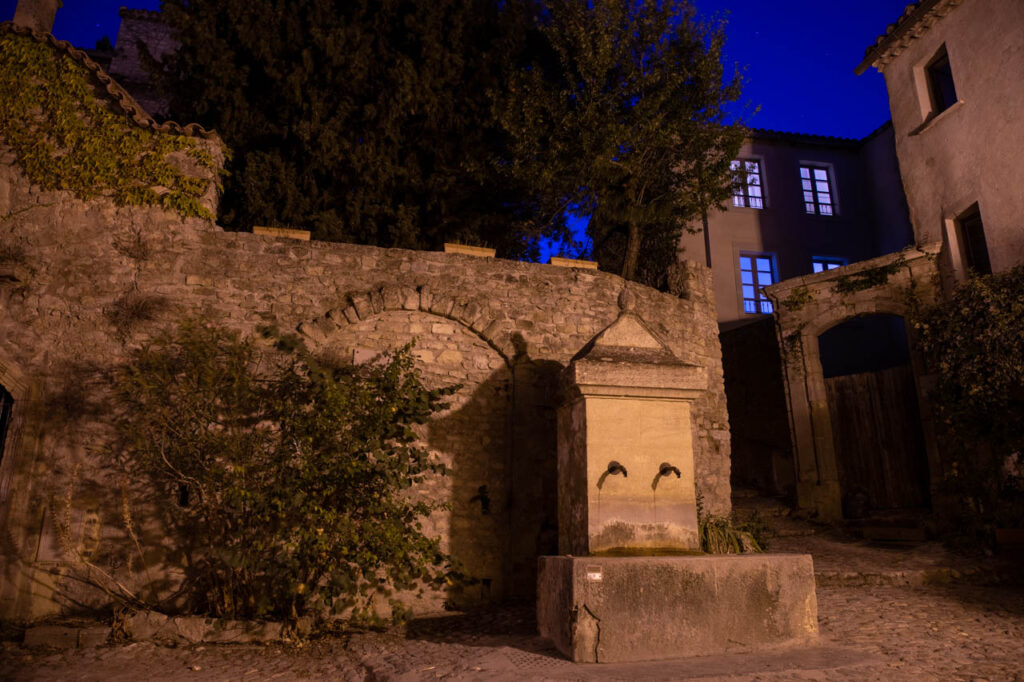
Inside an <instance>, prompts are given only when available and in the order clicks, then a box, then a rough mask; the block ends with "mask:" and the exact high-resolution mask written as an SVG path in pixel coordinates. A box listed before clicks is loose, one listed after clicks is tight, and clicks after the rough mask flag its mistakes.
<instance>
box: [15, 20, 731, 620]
mask: <svg viewBox="0 0 1024 682" xmlns="http://www.w3.org/2000/svg"><path fill="white" fill-rule="evenodd" d="M0 38H3V39H12V40H14V39H16V40H22V41H30V43H29V44H28V45H29V47H34V48H38V49H39V50H44V49H45V50H48V51H50V52H46V53H45V54H51V53H53V54H55V55H57V57H58V58H60V59H63V60H65V62H64V64H65V66H66V68H68V69H79V70H81V72H82V73H83V74H84V76H83V77H85V78H88V79H89V81H88V82H89V83H90V84H91V85H93V86H95V88H94V92H95V101H96V102H98V103H99V104H100V105H101V106H103V107H105V108H107V109H109V111H111V112H113V113H115V114H117V116H118V118H117V121H118V123H117V125H119V126H121V125H123V126H126V127H127V128H126V129H131V130H134V129H141V130H142V131H144V132H145V134H146V135H153V136H166V135H170V136H173V137H174V138H175V139H181V138H182V137H183V136H184V137H185V138H187V139H189V140H193V141H194V142H195V144H196V145H197V146H198V147H200V148H201V149H202V150H205V152H206V153H207V154H208V155H209V156H210V157H211V158H213V159H217V158H219V157H221V149H220V145H219V142H218V140H217V139H216V138H215V137H214V136H211V135H210V134H209V133H207V132H206V131H204V130H202V129H201V128H198V127H197V126H185V127H182V126H178V125H176V124H174V123H170V122H168V123H163V124H158V123H156V122H155V121H154V120H153V119H152V118H151V117H149V116H148V115H147V114H146V112H145V111H144V110H142V109H141V108H140V107H139V106H138V104H137V103H136V102H135V100H134V99H133V98H132V97H130V96H128V94H127V93H126V92H125V91H124V89H123V88H121V87H120V85H118V84H117V82H116V81H114V80H112V79H111V78H110V77H109V75H107V74H106V73H104V72H103V71H102V69H100V67H99V66H97V65H96V64H95V63H94V62H92V61H91V60H90V59H88V57H87V55H86V54H85V53H84V52H82V51H80V50H77V49H75V48H73V47H71V46H70V45H68V44H67V43H63V42H60V41H56V40H54V39H53V37H52V36H51V35H48V34H43V33H40V32H38V31H34V30H31V29H29V28H25V27H20V26H16V25H13V24H10V23H7V24H2V25H0ZM23 46H24V45H23ZM30 85H32V86H33V87H35V86H38V85H39V84H38V83H35V82H33V83H30ZM90 101H93V100H90ZM199 156H200V157H201V156H202V155H199ZM175 158H177V160H176V161H174V163H176V164H181V165H182V167H183V168H184V172H187V173H189V174H194V175H195V177H197V178H200V179H203V180H204V183H206V184H204V185H203V186H204V187H206V194H205V195H204V196H203V197H202V202H203V204H204V206H205V208H206V210H210V209H212V208H215V202H216V199H217V197H216V191H215V189H214V185H213V184H212V183H210V182H209V181H210V180H211V179H212V176H211V173H212V172H213V171H215V169H210V168H206V170H203V169H202V168H197V167H195V166H194V165H190V162H189V161H188V160H187V158H192V157H187V158H185V159H183V158H180V157H175ZM157 196H158V197H159V195H157ZM0 217H3V218H4V222H3V223H2V232H0V386H2V389H0V426H2V427H3V429H4V433H3V437H2V438H0V443H2V445H3V448H2V455H0V532H2V538H3V542H2V544H0V573H2V579H0V615H3V616H4V617H6V618H14V619H35V618H41V617H45V616H47V615H51V614H54V613H57V612H60V611H62V610H67V609H72V608H74V607H76V605H77V606H80V605H82V604H94V603H96V602H97V600H100V601H102V594H101V593H97V592H96V591H92V590H90V589H88V588H87V586H86V582H87V581H86V582H83V579H88V578H89V577H90V576H92V578H95V577H96V576H97V575H99V574H97V573H95V572H93V573H90V570H92V568H97V569H101V570H102V571H103V572H104V573H107V574H110V575H116V576H117V577H118V579H119V580H121V581H126V582H123V583H122V584H124V585H130V586H132V588H133V589H139V588H142V587H145V585H147V584H149V583H148V581H147V577H146V575H145V571H141V570H140V567H139V565H138V563H137V560H138V554H140V553H136V552H135V550H134V549H132V548H131V547H130V543H129V542H128V537H127V535H126V530H125V527H124V524H123V522H122V519H123V516H124V507H123V500H122V498H121V496H120V493H119V492H118V491H119V490H120V488H119V487H118V483H117V481H118V480H119V479H118V474H117V471H116V470H115V469H112V467H111V465H110V461H109V453H106V452H105V450H104V442H105V437H106V436H105V434H107V433H108V429H109V424H107V423H106V421H105V420H104V417H103V415H104V414H105V411H104V409H102V407H97V406H96V405H97V401H98V400H100V399H101V398H102V396H103V395H104V392H105V388H104V387H105V386H106V384H104V377H105V376H107V373H108V372H109V370H110V369H111V368H112V367H113V366H115V365H117V363H119V362H121V361H122V360H123V359H124V358H125V357H126V354H127V353H128V351H129V349H131V348H133V347H136V346H138V344H140V343H142V342H143V341H144V340H145V339H146V338H147V337H148V336H149V335H151V334H152V333H154V332H155V331H156V330H158V329H161V328H164V327H167V326H169V325H173V324H174V323H175V322H176V321H177V320H180V319H182V318H185V317H192V318H201V319H204V320H209V321H211V322H215V323H217V324H221V325H224V326H227V327H228V328H231V329H235V330H238V331H240V332H243V333H251V332H254V331H255V330H256V329H257V328H258V327H259V326H261V325H264V324H275V325H277V326H278V327H279V328H281V329H285V330H296V331H297V332H299V333H300V334H301V335H303V337H304V338H305V340H306V342H307V344H308V345H309V346H310V347H311V348H312V349H313V350H314V351H316V352H318V353H325V354H330V355H332V356H333V357H335V358H341V359H346V360H349V361H352V362H359V361H363V360H365V359H367V358H371V357H373V356H374V355H375V354H377V353H378V352H379V351H382V350H385V349H388V348H394V347H396V346H401V345H404V344H406V343H408V342H409V341H412V340H415V341H416V346H415V353H416V355H417V358H418V363H419V364H418V366H419V368H420V369H421V371H422V373H423V375H424V376H425V377H426V380H427V381H429V382H430V383H431V384H433V385H448V384H452V383H459V384H461V385H462V388H461V389H460V390H459V392H458V393H456V394H455V395H454V396H453V398H452V400H451V405H450V407H449V408H448V409H447V410H446V411H445V412H443V413H441V414H440V415H439V416H438V417H437V418H436V419H435V420H434V421H433V422H432V423H431V424H429V425H428V426H427V428H426V430H425V432H424V433H423V438H424V440H425V442H426V444H427V446H428V447H429V448H430V449H431V450H432V451H433V452H435V453H436V454H437V455H438V456H439V457H440V458H442V460H443V461H445V462H446V463H447V464H448V465H449V466H450V467H451V469H452V472H451V474H450V475H449V476H447V477H445V478H441V479H437V480H434V481H431V483H429V484H428V485H426V486H425V487H424V488H423V489H422V490H420V493H421V494H423V495H428V496H430V498H431V499H433V500H445V501H448V502H449V503H450V506H451V509H450V510H449V511H446V512H439V513H437V514H435V515H433V516H431V517H430V518H429V519H428V520H427V521H426V526H425V527H426V530H427V532H428V533H431V534H435V535H437V536H439V537H441V538H442V541H443V544H444V546H445V548H447V549H448V550H450V551H451V552H452V553H453V554H454V555H455V556H456V557H457V558H459V559H460V560H461V561H462V563H463V564H464V566H465V568H466V571H467V573H468V574H469V575H471V576H472V577H474V578H476V579H477V580H476V582H474V583H472V584H471V585H469V586H467V587H462V588H455V587H453V588H452V589H450V590H448V592H447V593H443V594H436V595H430V596H428V597H427V598H426V599H425V600H422V601H417V600H416V599H414V598H413V597H412V596H409V603H410V604H411V605H412V606H414V607H417V608H421V609H435V608H439V607H440V605H441V601H442V600H445V599H450V600H452V601H454V602H456V603H463V604H465V603H478V602H482V601H488V600H497V599H503V598H510V597H522V596H529V595H531V594H532V592H533V591H534V589H535V584H536V566H537V557H538V555H541V554H546V553H556V552H557V540H558V529H557V518H558V515H557V495H558V493H557V487H556V486H557V478H556V460H557V454H556V450H557V442H556V441H557V439H556V416H555V408H556V406H557V401H558V392H557V390H556V383H557V382H556V379H557V377H558V375H559V373H560V372H561V370H562V369H563V368H564V367H565V366H567V364H568V363H569V362H570V360H571V359H572V358H573V357H574V356H575V355H576V354H577V353H578V352H579V351H580V349H581V348H582V347H583V346H584V345H585V344H587V342H588V341H590V340H591V339H593V338H594V337H595V336H596V335H597V334H598V333H599V332H601V330H602V329H604V328H606V327H607V326H608V325H610V324H611V323H612V322H613V321H615V320H616V319H617V318H618V317H619V314H620V309H619V305H618V300H619V298H620V295H621V294H622V292H623V290H627V291H628V292H630V293H631V294H632V297H631V300H634V301H635V303H634V304H633V308H632V311H633V313H634V314H635V315H636V316H637V317H638V318H639V319H641V320H643V323H644V324H645V325H647V327H648V328H650V329H651V330H652V331H653V332H655V333H656V334H657V335H658V337H659V338H660V339H662V340H663V342H664V344H665V346H666V348H668V349H669V350H670V351H671V353H672V355H673V356H675V357H676V358H678V359H679V361H680V362H683V363H686V365H687V366H688V367H692V368H693V371H694V372H697V373H699V374H700V376H701V378H702V382H703V383H702V385H703V386H706V387H707V390H705V391H703V392H702V393H701V395H700V397H699V398H696V399H695V401H694V402H693V405H692V408H691V411H690V415H691V417H690V422H691V423H690V426H691V430H692V435H693V437H692V443H693V454H694V479H695V482H696V486H697V489H698V490H699V491H700V493H701V494H702V495H703V500H704V505H705V508H706V509H707V510H708V511H709V512H711V513H715V514H727V513H728V512H729V510H730V487H729V485H730V484H729V467H730V460H729V431H728V417H727V414H726V404H725V396H724V391H723V379H722V370H721V354H720V347H719V341H718V330H717V324H716V315H715V308H714V299H713V292H712V290H711V277H710V273H709V272H708V271H707V269H706V268H705V267H704V266H703V265H701V264H695V263H690V264H684V265H683V271H682V275H683V276H682V278H681V279H682V280H684V281H685V282H686V283H687V284H686V285H685V286H684V287H683V288H682V289H681V290H680V291H678V292H677V295H673V294H667V293H661V292H658V291H655V290H652V289H648V288H645V287H642V286H639V285H635V284H633V283H628V282H625V281H624V280H622V279H621V278H619V277H617V276H615V275H612V274H609V273H604V272H598V271H596V270H592V269H589V268H581V267H558V266H553V265H539V264H530V263H521V262H512V261H504V260H495V259H493V258H480V257H475V256H471V255H461V254H455V253H429V252H415V251H406V250H400V249H380V248H375V247H369V246H356V245H351V244H333V243H322V242H310V241H303V240H297V239H294V238H290V237H291V236H294V235H291V234H290V233H289V232H288V231H283V232H282V231H277V232H275V231H270V233H268V234H250V233H230V232H225V231H223V230H222V229H221V228H220V227H219V226H217V225H216V224H215V223H213V221H211V220H204V219H202V218H196V217H190V218H183V217H182V216H181V215H179V214H178V213H176V212H174V211H173V210H170V209H163V208H160V207H158V206H148V207H147V206H118V205H117V204H115V203H114V201H113V200H112V199H111V198H109V197H102V196H101V197H97V198H93V199H89V200H87V201H86V200H82V199H80V198H77V197H76V196H75V195H73V194H72V193H71V192H69V191H64V190H58V189H45V188H44V187H43V186H41V185H40V184H39V182H34V181H33V180H32V179H31V178H30V177H29V175H27V171H26V169H25V168H24V167H23V165H22V164H21V163H20V161H19V158H18V155H17V153H16V151H15V148H14V146H13V145H11V144H8V141H6V140H5V139H4V138H3V137H2V134H0ZM300 236H301V235H300ZM570 265H571V263H570ZM140 304H144V307H145V308H146V310H147V311H148V312H147V314H146V315H142V316H138V315H136V316H131V315H128V316H126V314H125V311H126V310H132V309H136V310H137V309H138V306H139V305H140ZM482 490H486V497H487V500H488V502H489V504H484V502H483V497H484V495H483V494H482V493H481V491H482ZM163 497H164V496H161V495H159V494H154V495H153V496H152V498H153V499H151V500H150V502H151V503H152V504H157V505H159V504H175V503H176V502H175V501H174V499H173V495H168V496H166V497H167V499H163ZM142 540H143V542H144V543H147V544H146V552H145V556H146V557H149V558H152V564H151V565H150V564H147V567H148V568H149V569H150V570H152V571H155V572H156V573H155V575H156V576H157V577H160V576H163V575H173V573H174V571H175V570H180V566H177V567H176V566H175V565H174V564H173V560H172V559H171V558H169V557H170V556H171V555H172V554H173V551H172V550H173V548H174V545H175V540H174V537H173V536H170V535H167V534H163V533H153V534H147V535H145V536H144V537H143V538H142ZM147 561H149V559H147ZM132 566H134V569H132V568H131V567H132Z"/></svg>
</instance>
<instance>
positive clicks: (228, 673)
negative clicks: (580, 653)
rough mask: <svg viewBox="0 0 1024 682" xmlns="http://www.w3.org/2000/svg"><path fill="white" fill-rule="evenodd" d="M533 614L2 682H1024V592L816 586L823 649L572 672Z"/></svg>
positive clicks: (13, 660)
mask: <svg viewBox="0 0 1024 682" xmlns="http://www.w3.org/2000/svg"><path fill="white" fill-rule="evenodd" d="M531 611H532V608H531V607H530V606H528V605H526V606H515V607H506V608H503V609H500V610H494V611H487V612H480V613H477V614H472V615H464V616H447V617H443V618H438V619H435V620H428V621H421V622H417V623H414V624H413V625H412V626H410V629H409V631H408V632H407V633H405V634H404V635H400V634H397V633H396V634H373V633H371V634H361V635H355V636H353V637H351V638H349V639H341V638H330V639H324V640H319V641H315V642H312V643H309V644H307V645H305V646H303V647H294V646H288V647H284V646H194V647H181V648H167V647H159V646H155V645H152V644H148V643H139V644H130V645H127V646H109V647H99V648H95V649H85V650H69V651H61V652H55V651H46V650H42V649H35V650H28V649H23V648H21V647H13V646H9V647H7V648H6V649H5V651H4V653H3V659H2V661H0V679H6V680H39V681H44V680H45V681H51V680H52V681H57V680H61V681H63V680H97V681H99V680H105V681H107V680H108V681H110V682H118V681H121V680H124V681H129V680H195V681H196V682H199V681H213V680H217V681H220V680H436V679H449V680H450V679H475V680H591V679H593V680H615V679H622V680H682V679H702V680H772V681H775V680H834V679H844V680H886V681H893V680H942V681H945V680H991V681H996V680H1024V590H1022V589H1020V588H1010V587H979V586H971V585H945V586H934V587H894V586H875V587H823V588H819V590H818V611H819V622H820V626H821V643H820V645H819V646H816V647H812V648H802V649H790V650H783V651H776V652H772V653H760V654H732V655H727V656H716V657H706V658H700V659H689V660H685V661H661V662H652V663H642V664H628V665H618V664H616V665H607V666H577V665H574V664H572V663H570V662H568V661H565V660H563V659H561V658H560V657H559V656H558V655H557V654H556V653H555V652H554V651H553V650H552V649H551V648H550V646H549V645H548V644H547V643H546V642H545V641H544V640H541V639H540V638H539V637H537V636H536V635H534V623H533V619H532V614H531Z"/></svg>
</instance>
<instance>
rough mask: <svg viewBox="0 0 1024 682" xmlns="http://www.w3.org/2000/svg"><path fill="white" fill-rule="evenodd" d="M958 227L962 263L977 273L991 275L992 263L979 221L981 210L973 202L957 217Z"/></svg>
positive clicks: (983, 230) (982, 227)
mask: <svg viewBox="0 0 1024 682" xmlns="http://www.w3.org/2000/svg"><path fill="white" fill-rule="evenodd" d="M957 225H958V226H959V228H960V248H961V252H962V253H963V259H964V264H965V265H966V266H967V268H968V269H969V270H971V271H972V272H974V273H976V274H978V275H991V274H992V263H991V261H990V260H989V257H988V244H987V243H986V242H985V226H984V225H983V224H982V222H981V210H980V209H979V208H978V205H977V204H975V205H974V206H972V207H971V208H969V209H967V211H966V212H965V213H964V214H963V215H961V216H960V217H959V218H957Z"/></svg>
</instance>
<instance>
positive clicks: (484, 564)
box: [313, 297, 513, 611]
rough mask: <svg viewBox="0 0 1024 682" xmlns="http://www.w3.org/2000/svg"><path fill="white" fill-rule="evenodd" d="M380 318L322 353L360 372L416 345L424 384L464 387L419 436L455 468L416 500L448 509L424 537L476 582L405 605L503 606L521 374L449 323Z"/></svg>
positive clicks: (320, 343)
mask: <svg viewBox="0 0 1024 682" xmlns="http://www.w3.org/2000/svg"><path fill="white" fill-rule="evenodd" d="M353 298H356V300H357V302H358V303H359V305H365V301H359V299H358V298H357V297H353ZM352 305H353V307H354V305H355V303H353V304H352ZM379 308H380V309H379V311H375V309H374V307H372V304H371V305H370V306H369V307H366V308H364V309H363V313H362V315H361V316H360V317H359V319H357V320H355V321H349V320H348V319H347V318H346V320H345V322H344V323H342V324H338V325H334V326H333V327H332V328H331V331H330V332H329V333H327V334H325V335H323V337H322V338H317V339H316V340H314V341H313V343H314V344H315V346H314V347H315V348H316V350H317V351H318V352H321V353H324V354H325V355H327V356H333V357H336V358H339V359H344V358H352V359H353V360H355V361H356V362H359V361H361V360H366V359H369V358H371V357H372V356H374V355H376V354H377V353H379V352H383V351H386V350H388V349H391V348H395V347H396V346H401V345H403V344H405V343H407V342H408V341H410V340H413V339H416V345H415V347H414V348H413V351H412V352H413V355H414V356H415V357H416V361H417V367H418V369H419V371H420V374H421V376H422V378H423V381H424V383H425V384H426V385H427V386H429V387H431V388H438V387H441V386H448V385H452V384H459V385H460V386H461V387H460V388H459V390H458V391H457V392H456V393H454V394H453V395H451V396H449V397H448V398H447V399H446V402H447V403H448V407H447V408H446V409H445V410H443V411H441V412H438V413H437V414H435V415H434V416H433V417H432V419H431V420H430V421H429V422H428V423H427V424H426V425H424V426H423V427H422V428H417V431H418V434H419V437H420V439H421V443H422V444H423V445H424V446H426V447H427V448H428V449H429V450H430V451H431V452H432V453H433V454H434V455H435V456H436V457H438V458H439V459H440V461H442V462H444V464H445V465H447V466H448V467H449V472H448V475H447V476H443V477H428V479H427V480H425V481H423V482H421V483H420V484H419V485H417V486H416V488H414V489H413V490H412V491H410V493H411V494H413V495H414V496H416V497H418V498H421V499H424V500H430V501H444V502H445V503H446V504H447V508H446V509H443V510H438V511H435V512H434V513H433V514H431V515H429V516H427V517H425V518H423V519H422V520H421V522H422V524H423V530H424V532H425V533H426V534H427V535H428V536H433V537H440V538H441V542H442V549H444V550H445V551H448V552H450V553H451V554H452V556H453V557H454V558H455V559H456V560H457V561H458V562H459V564H460V565H461V567H462V569H461V570H462V571H463V572H464V574H465V575H466V576H467V577H468V578H469V580H468V581H467V582H465V583H457V584H455V585H453V586H451V587H450V588H448V589H447V593H446V594H438V593H430V592H427V593H425V594H424V595H422V596H419V595H415V594H412V593H409V594H403V596H402V599H403V601H405V602H406V603H407V604H408V605H410V606H411V607H412V608H414V609H415V610H424V611H429V610H437V609H440V608H441V606H442V601H441V600H442V599H444V598H446V599H447V600H449V601H450V602H451V603H454V604H458V605H464V606H471V605H477V604H478V603H480V602H486V601H489V600H491V599H499V598H502V597H504V596H506V595H507V590H508V584H509V575H508V572H509V566H508V564H509V562H508V561H507V557H508V545H509V534H510V532H511V524H510V518H509V510H510V508H511V505H510V500H511V498H512V493H511V485H512V476H511V466H512V439H511V423H510V420H511V417H512V395H513V390H512V383H513V372H512V369H511V367H510V365H509V363H508V360H507V358H506V357H504V356H503V355H502V354H501V353H499V351H498V350H497V349H495V348H494V346H493V344H491V343H488V342H487V341H486V339H483V338H481V336H480V334H479V333H478V332H477V331H476V330H474V329H472V328H471V327H469V326H468V325H466V324H457V323H456V322H460V321H459V320H454V319H453V318H452V317H451V315H450V314H449V315H438V314H437V313H435V312H432V311H429V310H420V309H419V308H418V307H416V308H414V307H412V306H411V305H410V306H408V307H404V306H392V307H385V306H379ZM321 333H322V332H321ZM346 361H347V360H346Z"/></svg>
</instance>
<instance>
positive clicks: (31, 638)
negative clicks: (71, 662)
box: [23, 625, 78, 649]
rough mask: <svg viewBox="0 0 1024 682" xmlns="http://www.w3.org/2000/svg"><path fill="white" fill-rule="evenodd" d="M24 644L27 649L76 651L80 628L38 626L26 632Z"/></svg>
mask: <svg viewBox="0 0 1024 682" xmlns="http://www.w3.org/2000/svg"><path fill="white" fill-rule="evenodd" d="M23 643H24V645H25V646H27V647H37V646H50V647H55V648H58V649H74V648H75V647H77V646H78V628H75V627H69V626H66V625H37V626H35V627H32V628H29V629H27V630H25V639H24V640H23Z"/></svg>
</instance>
